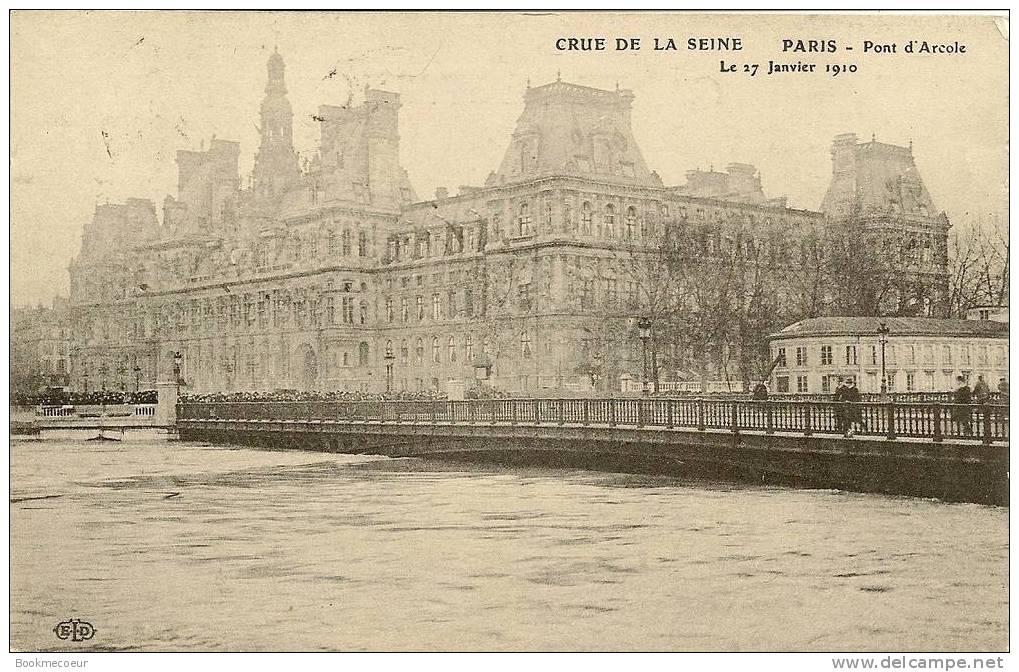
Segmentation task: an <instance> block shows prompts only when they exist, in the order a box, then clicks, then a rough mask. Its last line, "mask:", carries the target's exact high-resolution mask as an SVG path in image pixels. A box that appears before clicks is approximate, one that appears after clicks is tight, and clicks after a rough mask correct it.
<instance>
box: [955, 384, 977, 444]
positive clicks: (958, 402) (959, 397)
mask: <svg viewBox="0 0 1019 672" xmlns="http://www.w3.org/2000/svg"><path fill="white" fill-rule="evenodd" d="M955 381H956V382H957V383H958V384H959V386H958V387H957V388H956V389H955V392H954V393H953V394H952V404H953V405H952V422H954V423H955V424H956V426H957V427H959V428H960V429H961V430H962V433H963V434H965V435H966V436H969V435H970V434H972V433H973V427H972V415H973V412H972V409H971V408H970V403H971V402H972V401H973V393H972V391H971V390H970V389H969V385H968V384H966V379H965V378H964V377H962V376H956V378H955Z"/></svg>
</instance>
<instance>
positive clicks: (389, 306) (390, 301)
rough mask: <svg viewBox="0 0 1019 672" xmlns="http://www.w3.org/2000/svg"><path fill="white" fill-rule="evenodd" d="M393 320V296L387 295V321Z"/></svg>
mask: <svg viewBox="0 0 1019 672" xmlns="http://www.w3.org/2000/svg"><path fill="white" fill-rule="evenodd" d="M392 321H393V297H391V296H387V297H386V322H389V323H392Z"/></svg>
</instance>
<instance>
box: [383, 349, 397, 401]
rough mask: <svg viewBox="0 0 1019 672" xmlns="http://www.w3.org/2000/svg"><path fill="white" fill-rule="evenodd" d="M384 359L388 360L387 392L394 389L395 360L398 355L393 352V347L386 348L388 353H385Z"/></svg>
mask: <svg viewBox="0 0 1019 672" xmlns="http://www.w3.org/2000/svg"><path fill="white" fill-rule="evenodd" d="M382 359H384V360H386V392H392V391H393V361H394V360H395V359H396V355H394V354H393V350H392V349H391V348H387V349H386V354H385V355H383V357H382Z"/></svg>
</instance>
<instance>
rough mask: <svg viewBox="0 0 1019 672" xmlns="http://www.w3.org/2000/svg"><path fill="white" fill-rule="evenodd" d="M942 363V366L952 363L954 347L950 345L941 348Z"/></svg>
mask: <svg viewBox="0 0 1019 672" xmlns="http://www.w3.org/2000/svg"><path fill="white" fill-rule="evenodd" d="M941 363H942V364H951V363H952V346H950V345H942V346H941Z"/></svg>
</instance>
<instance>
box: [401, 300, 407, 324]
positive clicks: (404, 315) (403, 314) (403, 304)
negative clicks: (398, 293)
mask: <svg viewBox="0 0 1019 672" xmlns="http://www.w3.org/2000/svg"><path fill="white" fill-rule="evenodd" d="M400 321H401V322H406V321H407V297H406V296H405V297H403V298H401V299H400Z"/></svg>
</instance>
